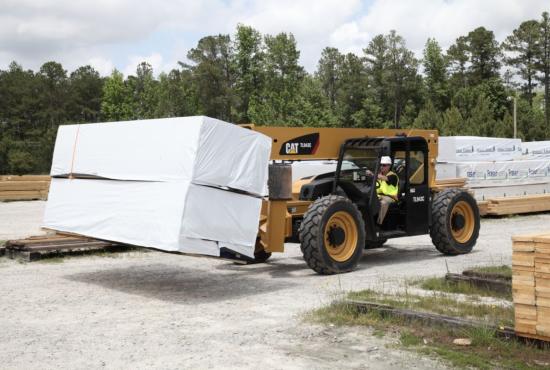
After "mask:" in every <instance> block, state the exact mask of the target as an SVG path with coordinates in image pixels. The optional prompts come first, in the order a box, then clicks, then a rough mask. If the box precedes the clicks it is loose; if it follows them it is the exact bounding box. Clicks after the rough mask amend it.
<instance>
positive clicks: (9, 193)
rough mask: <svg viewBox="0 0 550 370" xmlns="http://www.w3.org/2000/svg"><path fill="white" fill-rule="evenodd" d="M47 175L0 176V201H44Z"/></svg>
mask: <svg viewBox="0 0 550 370" xmlns="http://www.w3.org/2000/svg"><path fill="white" fill-rule="evenodd" d="M49 187H50V176H48V175H24V176H11V175H10V176H0V201H13V200H34V199H46V198H47V197H48V190H49Z"/></svg>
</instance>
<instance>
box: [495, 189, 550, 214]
mask: <svg viewBox="0 0 550 370" xmlns="http://www.w3.org/2000/svg"><path fill="white" fill-rule="evenodd" d="M486 208H487V215H491V216H502V215H511V214H518V213H532V212H544V211H550V194H539V195H524V196H518V197H505V198H492V199H488V200H487V205H486Z"/></svg>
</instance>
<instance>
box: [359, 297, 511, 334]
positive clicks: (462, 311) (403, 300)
mask: <svg viewBox="0 0 550 370" xmlns="http://www.w3.org/2000/svg"><path fill="white" fill-rule="evenodd" d="M349 298H350V299H354V300H364V301H370V302H376V303H381V304H386V305H389V306H392V307H396V308H408V309H413V310H417V311H424V312H432V313H437V314H441V315H450V316H455V317H461V318H466V319H474V320H481V321H484V322H489V323H493V324H495V325H505V326H511V325H513V322H514V321H513V320H514V310H513V308H512V307H502V306H497V305H486V304H478V303H474V302H471V301H457V300H456V299H454V298H452V297H449V296H447V295H444V294H438V293H437V292H434V293H433V294H430V295H427V296H420V295H414V294H408V293H405V294H402V295H399V296H397V295H392V294H381V293H377V292H374V291H372V290H363V291H360V292H352V293H350V294H349Z"/></svg>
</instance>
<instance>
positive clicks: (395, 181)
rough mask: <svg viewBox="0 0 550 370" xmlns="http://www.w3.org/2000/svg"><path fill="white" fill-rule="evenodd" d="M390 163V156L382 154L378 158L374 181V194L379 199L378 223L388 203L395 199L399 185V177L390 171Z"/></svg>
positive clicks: (382, 218)
mask: <svg viewBox="0 0 550 370" xmlns="http://www.w3.org/2000/svg"><path fill="white" fill-rule="evenodd" d="M391 165H392V161H391V158H390V157H388V156H382V158H380V171H379V173H378V180H377V181H376V194H378V199H379V200H380V212H378V221H377V222H378V225H382V222H384V218H385V217H386V213H387V212H388V208H389V207H390V204H391V203H393V202H396V201H397V192H398V189H397V188H398V187H399V178H398V177H397V175H396V174H395V173H393V172H392V171H390V168H391Z"/></svg>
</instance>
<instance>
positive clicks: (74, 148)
mask: <svg viewBox="0 0 550 370" xmlns="http://www.w3.org/2000/svg"><path fill="white" fill-rule="evenodd" d="M79 133H80V125H78V127H77V128H76V136H75V138H74V144H73V157H72V158H71V172H69V179H74V176H73V170H74V159H75V157H76V144H77V143H78V135H79Z"/></svg>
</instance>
